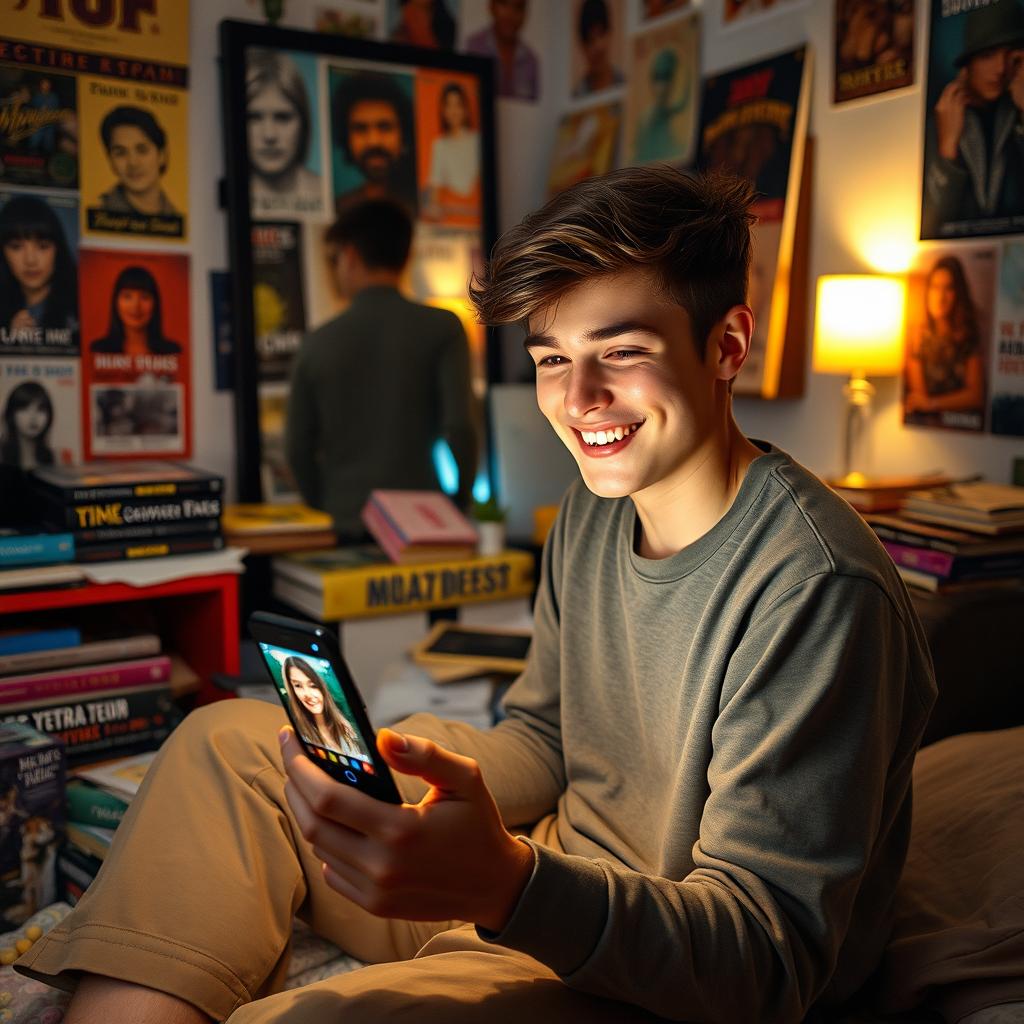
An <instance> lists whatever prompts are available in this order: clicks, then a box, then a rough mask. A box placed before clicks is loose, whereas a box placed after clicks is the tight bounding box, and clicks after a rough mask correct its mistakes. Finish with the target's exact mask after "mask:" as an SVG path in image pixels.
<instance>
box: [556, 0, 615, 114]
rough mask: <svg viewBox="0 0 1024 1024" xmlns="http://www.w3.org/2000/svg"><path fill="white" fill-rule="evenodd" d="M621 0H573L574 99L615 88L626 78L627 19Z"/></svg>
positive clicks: (570, 72)
mask: <svg viewBox="0 0 1024 1024" xmlns="http://www.w3.org/2000/svg"><path fill="white" fill-rule="evenodd" d="M625 15H626V11H625V3H624V0H573V4H572V26H571V31H572V60H571V62H570V65H569V74H570V80H571V82H572V88H571V93H572V97H573V99H583V98H584V97H586V96H593V95H595V94H596V93H601V92H605V91H606V90H607V89H615V88H617V87H618V86H621V85H622V84H623V82H625V80H626V79H625V75H624V73H623V67H624V64H625V57H626V22H625Z"/></svg>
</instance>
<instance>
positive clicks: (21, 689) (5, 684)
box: [0, 654, 171, 704]
mask: <svg viewBox="0 0 1024 1024" xmlns="http://www.w3.org/2000/svg"><path fill="white" fill-rule="evenodd" d="M170 678H171V659H170V658H168V657H167V655H165V654H160V655H157V656H156V657H155V658H143V659H141V660H139V661H125V662H116V661H114V662H108V663H107V664H105V665H86V666H85V667H84V668H81V669H78V670H77V671H67V670H66V669H58V670H56V671H54V672H39V673H33V674H32V675H25V676H9V677H7V678H5V679H0V704H19V703H24V702H26V701H36V700H47V699H48V698H50V697H66V696H72V695H74V694H82V693H92V692H95V691H98V690H120V689H124V688H126V687H130V686H148V685H149V684H151V683H166V682H167V681H168V680H169V679H170Z"/></svg>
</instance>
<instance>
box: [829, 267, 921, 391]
mask: <svg viewBox="0 0 1024 1024" xmlns="http://www.w3.org/2000/svg"><path fill="white" fill-rule="evenodd" d="M906 299H907V286H906V282H905V281H904V280H903V278H900V277H883V276H880V275H876V274H828V275H825V276H823V277H819V278H818V295H817V304H816V308H815V314H814V369H815V370H816V371H817V372H818V373H843V374H853V375H855V376H859V377H891V376H893V375H895V374H897V373H899V372H900V367H901V366H902V365H903V317H904V312H905V308H906Z"/></svg>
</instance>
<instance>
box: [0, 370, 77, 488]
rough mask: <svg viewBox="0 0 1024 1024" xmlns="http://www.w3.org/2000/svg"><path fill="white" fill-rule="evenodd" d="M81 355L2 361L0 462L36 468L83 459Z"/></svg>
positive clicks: (69, 463) (66, 463)
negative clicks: (79, 356) (65, 357)
mask: <svg viewBox="0 0 1024 1024" xmlns="http://www.w3.org/2000/svg"><path fill="white" fill-rule="evenodd" d="M78 365H79V364H78V360H77V359H53V358H45V359H33V358H27V359H21V358H18V357H10V358H4V359H2V360H0V463H3V464H5V465H8V466H18V467H19V468H21V469H34V468H35V467H36V466H54V465H65V466H66V465H71V464H72V463H75V462H80V461H81V459H82V446H81V434H82V421H81V414H80V411H79V389H80V382H79V379H78Z"/></svg>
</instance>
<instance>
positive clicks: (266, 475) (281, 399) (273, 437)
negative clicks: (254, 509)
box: [258, 381, 302, 501]
mask: <svg viewBox="0 0 1024 1024" xmlns="http://www.w3.org/2000/svg"><path fill="white" fill-rule="evenodd" d="M258 402H259V423H260V440H261V443H262V449H261V453H260V455H261V458H260V486H261V487H262V489H263V500H264V501H301V500H302V498H301V496H300V495H299V492H298V489H297V488H296V486H295V480H294V478H293V477H292V471H291V469H290V468H289V466H288V459H287V458H286V456H285V446H284V433H285V423H286V420H287V415H288V384H287V382H285V381H276V382H275V381H270V382H266V383H261V384H260V385H259V390H258Z"/></svg>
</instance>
